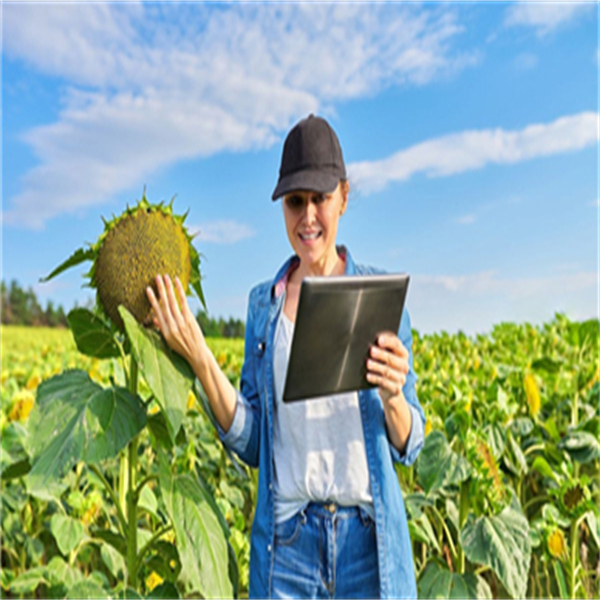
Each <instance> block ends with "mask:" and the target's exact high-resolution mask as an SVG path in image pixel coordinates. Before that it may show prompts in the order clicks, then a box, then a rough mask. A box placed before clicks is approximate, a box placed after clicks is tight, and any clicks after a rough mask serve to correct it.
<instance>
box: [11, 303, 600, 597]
mask: <svg viewBox="0 0 600 600" xmlns="http://www.w3.org/2000/svg"><path fill="white" fill-rule="evenodd" d="M82 316H85V319H82V321H84V320H85V321H86V322H89V324H90V326H91V325H93V319H91V318H89V315H87V314H85V315H84V314H83V313H82ZM85 327H87V325H86V326H84V327H82V328H81V329H82V331H83V332H84V333H85ZM91 329H92V330H93V329H94V328H93V327H91ZM108 329H109V331H110V335H114V336H115V337H114V339H115V340H116V342H118V343H120V344H122V347H123V349H124V350H125V349H126V341H127V340H125V338H124V337H119V335H122V334H115V333H114V332H113V329H112V328H110V327H109V328H108ZM129 329H130V331H129V330H128V335H129V337H131V338H133V340H132V343H131V348H132V354H133V357H134V359H135V360H134V361H133V362H129V361H130V360H131V359H130V358H129V359H128V361H127V362H124V356H123V355H122V354H121V352H120V350H119V356H116V357H111V358H105V359H98V358H94V357H90V356H87V355H82V354H78V353H77V352H76V350H75V345H74V341H73V340H72V339H71V337H70V335H71V334H70V333H68V332H65V331H62V332H61V331H56V330H27V329H24V328H20V329H19V328H10V327H9V328H5V329H4V330H3V340H2V344H3V355H2V388H1V391H2V410H1V416H2V429H1V434H2V435H1V444H2V453H1V455H0V460H1V464H0V466H1V470H2V480H1V493H2V507H1V510H2V512H1V519H2V523H1V525H2V534H3V535H2V572H1V580H0V583H1V585H2V593H3V595H7V596H12V597H16V596H24V597H33V596H35V597H55V598H65V597H67V596H71V597H73V596H75V595H78V594H80V595H82V596H86V595H92V593H95V594H100V590H102V597H115V598H117V597H123V598H125V597H128V598H141V597H154V598H163V597H170V598H173V597H189V596H191V595H193V596H198V595H200V594H202V595H206V596H207V597H208V596H216V595H226V596H231V595H239V596H241V597H244V596H246V595H247V594H248V565H249V555H250V544H249V535H250V528H251V525H252V520H253V511H254V507H255V506H256V493H257V487H256V482H257V475H256V471H251V470H250V469H248V468H247V467H245V466H243V465H241V464H240V463H238V462H237V461H236V459H235V457H234V456H233V455H231V454H229V453H228V452H227V451H226V450H225V449H224V448H223V446H222V445H221V444H220V442H219V441H218V436H217V434H216V431H215V428H214V424H213V422H212V415H211V413H210V410H209V409H208V404H207V400H206V398H205V396H204V394H203V391H202V389H201V388H200V387H199V384H198V382H197V381H196V382H194V385H193V386H192V385H191V381H190V380H189V379H188V378H187V377H186V376H185V375H183V376H182V379H181V382H182V383H181V386H178V385H175V386H174V387H173V386H172V384H171V383H166V382H167V381H171V379H170V378H172V377H173V373H171V374H167V373H166V371H168V370H169V369H171V368H173V363H172V361H170V359H169V356H168V353H166V350H165V348H164V346H161V344H162V341H161V340H160V338H159V337H158V336H156V334H154V333H151V332H148V331H146V330H142V329H140V328H138V327H136V326H135V325H132V326H131V327H130V328H129ZM597 334H598V323H597V321H591V322H589V321H588V322H584V323H573V322H571V321H569V320H568V319H566V318H565V317H564V316H562V315H557V316H556V317H555V318H554V319H553V320H552V321H551V322H549V323H546V324H545V325H543V326H542V327H532V326H531V325H528V324H521V325H518V324H511V323H503V324H501V325H498V326H496V327H495V328H494V329H493V331H492V332H491V334H490V335H485V336H484V335H480V336H477V337H475V338H470V337H468V336H465V335H463V334H457V335H448V334H446V333H442V334H437V335H431V336H419V334H418V333H417V332H413V339H414V346H413V350H414V359H415V370H416V372H417V374H418V376H419V381H418V389H417V392H418V395H419V400H420V402H421V404H422V406H423V408H424V410H425V413H426V416H427V426H426V434H427V436H426V441H425V446H424V448H423V450H422V452H421V455H420V457H419V459H418V461H417V464H416V465H415V467H414V468H406V467H400V466H399V467H398V477H399V481H400V484H401V487H402V489H403V492H404V497H405V504H406V508H407V513H408V516H409V531H410V535H411V538H412V544H413V555H414V559H415V569H416V574H417V580H418V585H419V594H420V596H421V597H427V598H437V597H440V598H450V597H465V598H467V597H469V598H489V597H493V598H504V597H510V596H514V597H548V598H550V597H557V598H558V597H562V598H570V597H577V598H594V597H596V596H597V589H598V572H597V569H596V567H597V564H598V557H599V548H598V546H599V542H598V540H599V539H600V524H599V522H600V520H599V515H598V503H599V498H600V497H599V486H598V462H599V459H598V438H599V437H600V435H599V433H600V431H599V430H600V419H599V417H598V406H599V398H600V385H599V375H600V373H599V369H598V363H599V348H598V335H597ZM59 335H60V336H62V337H57V336H59ZM77 335H79V334H77ZM102 335H105V334H104V333H103V334H101V336H102ZM76 337H77V336H76ZM90 339H91V338H90ZM100 339H102V337H100ZM134 340H135V343H134ZM116 342H115V343H116ZM208 343H209V346H210V347H211V349H212V351H213V353H214V355H215V357H216V359H217V361H218V363H219V365H220V366H221V368H222V369H223V371H224V372H225V373H226V375H227V376H228V377H229V379H230V380H231V381H232V383H233V384H234V385H238V384H239V377H240V371H241V366H242V361H243V341H242V340H223V339H208ZM117 348H118V345H117ZM91 350H92V352H93V349H91ZM125 355H126V353H125ZM169 363H170V366H169ZM134 364H135V365H136V367H135V368H132V367H133V365H134ZM138 366H139V377H138V376H137V375H136V372H137V370H136V369H137V367H138ZM73 368H77V369H79V371H69V370H68V369H73ZM65 369H66V370H67V373H65V372H64V371H65ZM175 370H176V371H177V372H178V373H180V375H181V372H180V371H179V370H178V368H177V367H176V366H175ZM73 372H74V373H79V375H77V376H76V378H79V379H77V381H81V382H86V383H85V384H84V385H83V384H82V385H80V386H72V385H69V386H67V387H66V389H70V390H71V392H72V393H71V392H69V393H70V394H71V395H70V396H69V397H70V398H71V400H67V397H63V398H62V399H60V400H59V399H57V400H53V401H52V403H50V404H48V406H47V408H44V410H43V411H42V412H43V414H44V415H46V416H45V417H44V418H41V417H40V415H39V411H40V410H41V409H42V407H43V406H46V403H47V400H45V398H46V397H47V396H48V389H49V388H47V387H46V386H48V385H49V384H50V386H51V388H52V387H53V386H55V384H54V383H52V382H53V381H54V379H56V378H57V379H58V380H59V381H63V382H67V383H68V382H69V381H71V379H70V378H71V377H73V375H71V374H70V373H73ZM88 375H89V377H88ZM84 376H85V377H84ZM135 381H137V385H135V386H134V385H133V384H134V382H135ZM151 381H152V382H153V383H152V384H151V383H150V382H151ZM61 385H62V384H61ZM90 386H96V387H95V388H93V389H97V390H113V392H111V394H114V393H115V392H114V390H124V391H125V390H127V392H128V394H130V395H131V396H132V397H135V398H137V402H138V404H137V406H138V408H139V409H140V410H142V411H143V413H144V414H145V415H146V419H147V426H142V427H141V429H140V430H139V432H138V433H137V434H134V433H133V432H131V431H130V432H129V433H128V434H127V435H126V436H125V438H128V439H129V441H128V442H127V443H126V445H125V447H123V448H122V449H121V450H120V451H115V450H114V447H113V448H112V450H111V452H107V453H106V456H107V458H103V459H99V460H98V461H96V462H90V461H89V460H88V458H87V456H88V455H87V454H85V452H87V450H85V451H84V450H81V451H79V450H77V452H76V451H75V450H73V452H72V453H70V454H69V453H66V454H61V453H60V452H57V453H56V457H61V458H60V460H62V457H63V456H64V457H69V456H70V457H71V458H69V460H68V461H67V464H66V465H63V467H62V468H60V469H58V470H56V475H55V476H53V477H49V478H48V479H47V481H46V484H45V485H47V488H46V494H45V495H46V496H47V498H45V499H40V498H39V497H37V496H32V495H29V494H28V493H27V488H26V487H25V485H24V484H25V483H26V482H29V481H30V479H31V477H32V476H31V474H30V473H29V474H28V471H29V469H30V467H33V468H34V469H35V467H36V465H37V461H39V460H40V457H41V456H42V455H47V456H48V457H50V451H49V450H48V449H46V446H47V443H46V442H44V441H43V438H44V437H46V436H47V435H48V431H50V432H52V431H53V429H51V427H55V428H56V426H57V425H58V430H59V433H60V432H61V431H63V430H65V429H67V426H66V419H65V417H64V415H65V414H67V413H66V412H60V411H59V410H58V409H59V408H60V407H61V406H62V405H63V404H64V405H65V406H63V407H62V408H61V410H64V411H66V410H67V408H68V409H69V410H73V411H74V413H73V414H74V416H75V417H77V415H78V417H77V418H75V423H85V424H86V426H85V427H81V429H83V430H84V431H85V432H86V435H84V436H83V439H84V440H88V441H87V442H86V443H83V444H82V445H78V444H79V441H78V440H80V439H82V438H81V436H80V434H79V433H77V427H75V432H74V433H73V434H69V435H67V436H66V438H65V441H66V446H67V447H71V448H74V449H75V448H83V449H86V448H88V447H94V445H95V444H96V441H95V440H96V439H98V440H99V441H98V443H100V441H101V440H102V438H105V441H106V440H107V439H108V437H110V436H109V434H108V432H109V431H111V427H110V426H107V428H106V429H102V427H101V424H102V423H106V421H104V420H102V419H101V418H99V416H98V415H97V414H96V412H98V407H96V408H95V409H94V410H96V412H94V411H93V410H92V409H91V407H90V406H89V402H90V401H89V399H88V400H85V399H82V394H83V396H85V395H86V394H87V390H91V389H92V388H91V387H90ZM59 387H60V386H58V385H56V389H58V388H59ZM134 388H135V389H136V391H135V393H134V392H133V389H134ZM167 389H170V390H177V391H176V392H174V393H172V395H171V396H170V397H168V398H167V397H166V395H165V390H167ZM104 393H105V392H104ZM161 394H162V395H161ZM159 397H160V399H159ZM77 398H79V400H77ZM55 403H56V404H55ZM80 403H81V404H80ZM40 404H41V405H42V407H40V406H39V405H40ZM50 405H52V406H53V408H52V410H50ZM31 406H33V407H35V408H34V410H33V411H32V412H31V415H29V416H28V414H29V413H28V409H30V408H31ZM82 406H85V410H84V409H83V408H82ZM173 407H175V408H173ZM173 410H174V411H175V412H174V413H168V411H173ZM107 414H108V413H107ZM167 414H169V418H170V419H172V416H171V414H175V416H176V418H175V419H174V420H173V419H172V422H171V423H170V424H169V419H168V418H167ZM36 415H37V416H36ZM50 417H52V418H50ZM113 418H115V417H113ZM88 420H89V422H90V423H91V424H92V429H91V430H89V431H88V430H87V423H88ZM177 422H179V425H177ZM32 423H33V424H32ZM45 427H46V428H48V429H44V428H45ZM118 430H119V431H121V428H120V427H119V428H118ZM103 431H104V433H102V432H103ZM40 432H41V433H44V436H42V435H40ZM93 432H96V434H95V435H94V436H92V435H91V433H93ZM63 433H64V431H63ZM88 434H90V437H91V438H93V441H90V440H89V439H88V437H86V436H87V435H88ZM131 436H133V437H131ZM32 438H34V439H33V440H32ZM112 439H116V438H112ZM33 448H37V449H38V450H36V452H32V449H33ZM130 448H135V452H134V453H133V458H134V461H133V465H132V466H133V467H135V469H134V470H133V474H134V485H133V486H131V485H130V481H129V478H128V473H129V465H130V464H131V463H130V460H129V459H130V458H132V455H131V452H130V450H129V449H130ZM78 452H79V454H78ZM109 454H110V455H111V456H108V455H109ZM159 456H162V457H163V459H162V460H163V462H162V470H161V465H160V464H159ZM73 457H74V459H73ZM60 460H59V462H60ZM51 466H52V465H51ZM52 468H53V467H52ZM37 475H38V477H39V476H40V475H41V472H40V468H39V467H38V471H37ZM35 476H36V472H34V477H33V479H34V480H35ZM55 483H56V484H58V485H57V488H56V489H53V487H52V486H53V485H54V484H55ZM38 487H40V488H41V487H42V484H41V483H40V484H38ZM130 489H131V490H132V492H131V494H130ZM51 492H52V493H51ZM42 495H43V496H44V494H42ZM51 498H52V499H51ZM129 499H134V500H135V502H134V503H133V502H130V501H129ZM133 504H135V511H133V510H132V509H133ZM184 519H185V523H183V520H184ZM61 523H64V524H67V525H69V527H60V526H59V525H60V524H61ZM75 523H78V525H75ZM131 523H134V524H135V528H133V527H131V526H130V524H131ZM188 523H189V524H190V526H188ZM82 531H83V533H82ZM134 534H135V535H134ZM133 539H135V550H136V556H135V557H134V558H135V559H136V567H137V568H136V575H137V580H136V581H135V585H133V584H132V580H131V577H130V576H129V572H130V571H131V569H132V559H131V556H130V554H131V550H130V548H132V547H133V546H132V540H133ZM203 553H204V554H203ZM203 564H204V565H206V564H208V565H212V570H211V572H209V573H205V572H204V570H203V567H202V565H203ZM134 588H135V589H134Z"/></svg>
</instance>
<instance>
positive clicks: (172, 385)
mask: <svg viewBox="0 0 600 600" xmlns="http://www.w3.org/2000/svg"><path fill="white" fill-rule="evenodd" d="M119 313H120V315H121V318H122V319H123V323H124V324H125V330H126V331H127V337H128V338H129V341H130V342H131V348H132V352H133V355H134V356H135V359H136V360H137V363H138V365H139V367H140V370H141V372H142V374H143V376H144V379H145V380H146V383H147V384H148V387H149V388H150V390H151V391H152V393H153V394H154V397H155V398H156V401H157V402H158V404H159V405H160V407H161V408H162V411H163V414H164V416H165V420H166V421H167V427H168V430H169V435H170V436H171V440H172V441H173V442H175V438H176V437H177V432H178V431H179V428H180V427H181V422H182V421H183V418H184V417H185V413H186V410H187V398H188V393H189V391H190V389H191V387H192V385H193V383H194V372H193V371H192V368H191V367H190V366H189V364H188V363H187V362H186V361H185V359H183V358H182V357H181V356H179V354H177V353H176V352H173V351H172V350H171V349H170V348H169V347H168V346H167V344H166V343H165V342H164V340H163V339H162V338H161V337H160V336H159V335H158V334H157V333H156V332H154V331H150V330H148V329H145V328H144V327H142V326H141V325H140V324H139V323H138V322H137V321H136V320H135V318H134V317H133V315H132V314H131V313H130V312H129V311H128V310H127V309H126V308H125V307H123V306H120V307H119Z"/></svg>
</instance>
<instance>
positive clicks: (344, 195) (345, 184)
mask: <svg viewBox="0 0 600 600" xmlns="http://www.w3.org/2000/svg"><path fill="white" fill-rule="evenodd" d="M340 188H341V189H340V191H341V193H342V207H341V209H340V216H342V215H343V214H344V213H345V212H346V208H347V206H348V194H349V193H350V184H349V183H348V180H347V179H346V180H342V181H341V182H340Z"/></svg>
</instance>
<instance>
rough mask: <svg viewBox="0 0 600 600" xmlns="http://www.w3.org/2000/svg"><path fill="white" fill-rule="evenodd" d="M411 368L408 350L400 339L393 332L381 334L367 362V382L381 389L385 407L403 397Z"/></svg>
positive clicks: (372, 347) (380, 392)
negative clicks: (393, 400) (396, 398)
mask: <svg viewBox="0 0 600 600" xmlns="http://www.w3.org/2000/svg"><path fill="white" fill-rule="evenodd" d="M409 368H410V367H409V364H408V350H407V349H406V348H405V347H404V344H403V343H402V342H401V341H400V338H399V337H398V336H397V335H396V334H394V333H391V332H385V333H382V334H380V335H379V337H378V338H377V345H374V346H371V352H370V357H369V359H368V360H367V381H368V382H369V383H372V384H374V385H377V386H378V387H379V395H380V396H381V400H382V401H383V403H384V405H385V404H387V402H388V401H389V400H390V399H391V398H394V397H399V396H400V395H402V388H403V387H404V384H405V383H406V376H407V375H408V371H409Z"/></svg>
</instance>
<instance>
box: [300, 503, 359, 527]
mask: <svg viewBox="0 0 600 600" xmlns="http://www.w3.org/2000/svg"><path fill="white" fill-rule="evenodd" d="M301 512H303V513H304V514H313V515H316V516H320V517H330V518H331V517H333V516H334V515H335V516H336V518H338V519H340V518H341V519H348V518H352V517H360V519H361V520H362V521H363V522H365V521H367V520H368V519H370V517H369V515H368V513H367V511H366V510H364V509H363V508H362V507H360V506H341V505H339V504H337V503H335V502H309V503H308V505H307V506H306V507H305V508H304V509H303V510H302V511H301Z"/></svg>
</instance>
